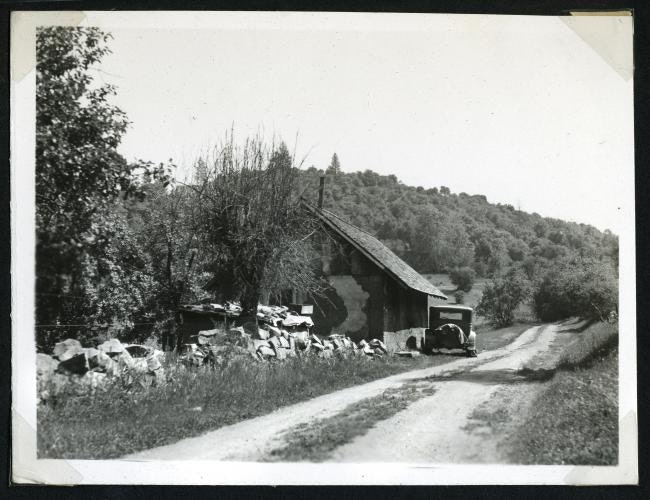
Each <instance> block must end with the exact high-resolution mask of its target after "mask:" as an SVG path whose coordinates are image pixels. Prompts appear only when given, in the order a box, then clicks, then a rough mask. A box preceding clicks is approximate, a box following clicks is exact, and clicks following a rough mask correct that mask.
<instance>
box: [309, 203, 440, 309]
mask: <svg viewBox="0 0 650 500" xmlns="http://www.w3.org/2000/svg"><path fill="white" fill-rule="evenodd" d="M303 204H304V206H305V207H306V208H307V209H309V210H310V211H311V212H313V213H314V214H315V215H316V216H318V218H319V219H320V220H321V221H323V222H324V223H325V225H326V226H328V227H329V228H330V229H332V230H333V231H334V232H335V233H337V234H339V235H340V236H341V237H343V239H345V240H347V241H348V242H349V243H350V244H351V245H352V246H354V247H355V248H356V249H357V250H358V251H359V252H361V253H362V254H363V255H365V256H366V257H367V258H368V259H370V261H371V262H373V263H374V264H376V265H377V266H379V268H381V269H383V270H384V271H386V272H387V273H388V274H389V275H391V276H392V277H393V278H394V279H395V280H397V281H398V282H400V283H402V284H403V285H405V286H407V287H408V288H411V289H413V290H417V291H418V292H422V293H426V294H427V295H432V296H434V297H438V298H440V299H445V300H446V299H447V296H446V295H444V294H443V293H442V292H441V291H440V290H438V289H437V288H436V287H435V286H433V285H432V284H431V283H429V281H427V280H426V278H424V276H422V275H421V274H420V273H418V272H417V271H416V270H415V269H413V268H412V267H411V266H409V265H408V264H407V263H406V262H404V261H403V260H402V259H400V258H399V257H398V256H397V255H395V254H394V253H393V251H392V250H391V249H390V248H388V247H387V246H386V245H384V244H383V243H382V242H381V241H379V240H378V239H377V238H375V237H374V236H372V235H371V234H370V233H368V232H366V231H364V230H363V229H359V228H358V227H356V226H354V225H352V224H350V223H349V222H347V221H345V220H343V219H342V218H341V217H339V216H338V215H336V214H335V213H333V212H330V211H329V210H325V209H322V208H316V207H314V206H312V205H310V204H309V203H307V202H305V201H303Z"/></svg>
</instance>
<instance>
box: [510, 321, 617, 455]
mask: <svg viewBox="0 0 650 500" xmlns="http://www.w3.org/2000/svg"><path fill="white" fill-rule="evenodd" d="M574 335H576V337H575V339H574V340H573V341H572V342H570V343H569V344H567V346H566V349H565V352H564V353H563V354H562V355H561V356H560V358H559V361H558V364H557V367H556V368H555V370H553V371H552V373H550V374H549V371H548V370H545V373H544V375H545V376H546V378H550V380H549V381H548V382H546V383H545V384H544V388H543V389H542V391H540V393H539V394H538V395H537V396H536V398H535V400H534V401H533V404H532V405H531V410H530V413H529V414H528V415H527V417H526V419H525V420H524V422H523V424H522V425H520V426H519V427H518V429H517V430H516V432H515V433H514V436H513V438H512V441H511V443H510V448H511V452H510V457H511V459H512V460H513V461H514V462H516V463H522V464H571V465H615V464H617V463H618V330H617V328H616V326H614V325H610V324H607V323H596V324H594V325H591V326H589V327H588V328H587V329H585V330H584V331H582V332H574ZM523 373H524V374H526V369H524V370H523ZM534 373H535V372H534V371H530V373H529V375H534Z"/></svg>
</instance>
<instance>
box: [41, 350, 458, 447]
mask: <svg viewBox="0 0 650 500" xmlns="http://www.w3.org/2000/svg"><path fill="white" fill-rule="evenodd" d="M453 359H455V358H454V357H453V356H446V355H440V356H420V357H418V358H414V359H411V358H407V359H405V358H399V357H392V356H391V357H384V358H376V359H369V358H368V359H367V358H359V357H353V358H330V359H323V358H319V357H313V356H309V357H303V358H294V359H288V360H286V361H284V362H277V363H276V362H271V363H258V362H255V361H252V360H251V361H248V360H241V361H239V362H233V363H230V364H228V365H225V366H222V367H221V368H216V369H212V368H194V369H185V368H183V367H182V365H177V364H176V363H175V361H174V360H173V359H169V360H167V361H166V366H165V367H164V368H165V371H166V373H167V374H168V378H169V381H168V382H167V383H166V384H165V385H162V386H159V387H154V388H149V389H144V388H142V387H139V386H138V385H137V384H134V386H133V388H131V389H130V390H125V389H124V387H123V386H122V385H121V384H114V385H108V386H106V388H105V389H104V390H100V389H98V390H96V392H95V393H94V394H88V393H85V394H79V393H74V392H71V393H69V394H66V393H62V394H59V395H58V396H57V397H55V398H52V399H51V400H48V402H47V403H46V404H41V405H39V408H38V426H39V428H38V453H39V457H41V458H77V459H82V458H115V457H119V456H122V455H125V454H128V453H132V452H135V451H139V450H144V449H148V448H152V447H156V446H161V445H165V444H169V443H172V442H175V441H178V440H179V439H182V438H186V437H191V436H197V435H199V434H202V433H203V432H206V431H209V430H214V429H217V428H219V427H222V426H225V425H229V424H233V423H236V422H239V421H241V420H245V419H248V418H253V417H256V416H259V415H264V414H267V413H270V412H271V411H273V410H275V409H277V408H280V407H282V406H286V405H289V404H293V403H297V402H299V401H304V400H307V399H310V398H313V397H316V396H320V395H322V394H326V393H328V392H332V391H335V390H337V389H342V388H345V387H350V386H353V385H357V384H361V383H364V382H369V381H371V380H375V379H378V378H382V377H386V376H389V375H393V374H395V373H399V372H403V371H407V370H412V369H418V368H424V367H428V366H434V365H439V364H443V363H446V362H449V361H452V360H453Z"/></svg>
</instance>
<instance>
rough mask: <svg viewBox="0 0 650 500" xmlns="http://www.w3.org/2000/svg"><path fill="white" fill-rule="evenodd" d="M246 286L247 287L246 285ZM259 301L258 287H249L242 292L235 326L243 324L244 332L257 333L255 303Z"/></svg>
mask: <svg viewBox="0 0 650 500" xmlns="http://www.w3.org/2000/svg"><path fill="white" fill-rule="evenodd" d="M247 288H248V287H247ZM258 302H259V288H258V287H250V289H247V290H245V291H244V293H242V295H241V298H240V305H241V308H242V311H241V314H240V315H239V318H238V319H237V326H243V327H244V331H245V332H246V333H250V334H252V335H256V334H257V304H258Z"/></svg>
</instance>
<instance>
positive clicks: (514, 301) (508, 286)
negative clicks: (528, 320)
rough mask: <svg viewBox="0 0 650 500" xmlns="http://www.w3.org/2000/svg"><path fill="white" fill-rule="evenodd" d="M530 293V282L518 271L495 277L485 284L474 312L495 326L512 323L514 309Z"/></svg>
mask: <svg viewBox="0 0 650 500" xmlns="http://www.w3.org/2000/svg"><path fill="white" fill-rule="evenodd" d="M530 293H531V289H530V283H529V282H528V280H527V279H526V277H525V276H524V275H523V273H521V272H520V271H516V270H515V271H513V272H510V273H508V275H506V276H505V277H502V278H495V279H493V280H492V281H491V282H490V283H488V284H487V285H486V286H485V289H484V290H483V296H482V297H481V302H479V305H478V307H477V308H476V313H477V314H479V315H481V316H484V317H486V318H488V319H489V321H490V322H491V323H492V324H493V325H495V326H497V327H505V326H509V325H512V323H513V321H514V319H515V309H516V308H517V306H519V304H521V303H522V302H523V301H524V300H526V299H527V298H528V297H529V295H530Z"/></svg>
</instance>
